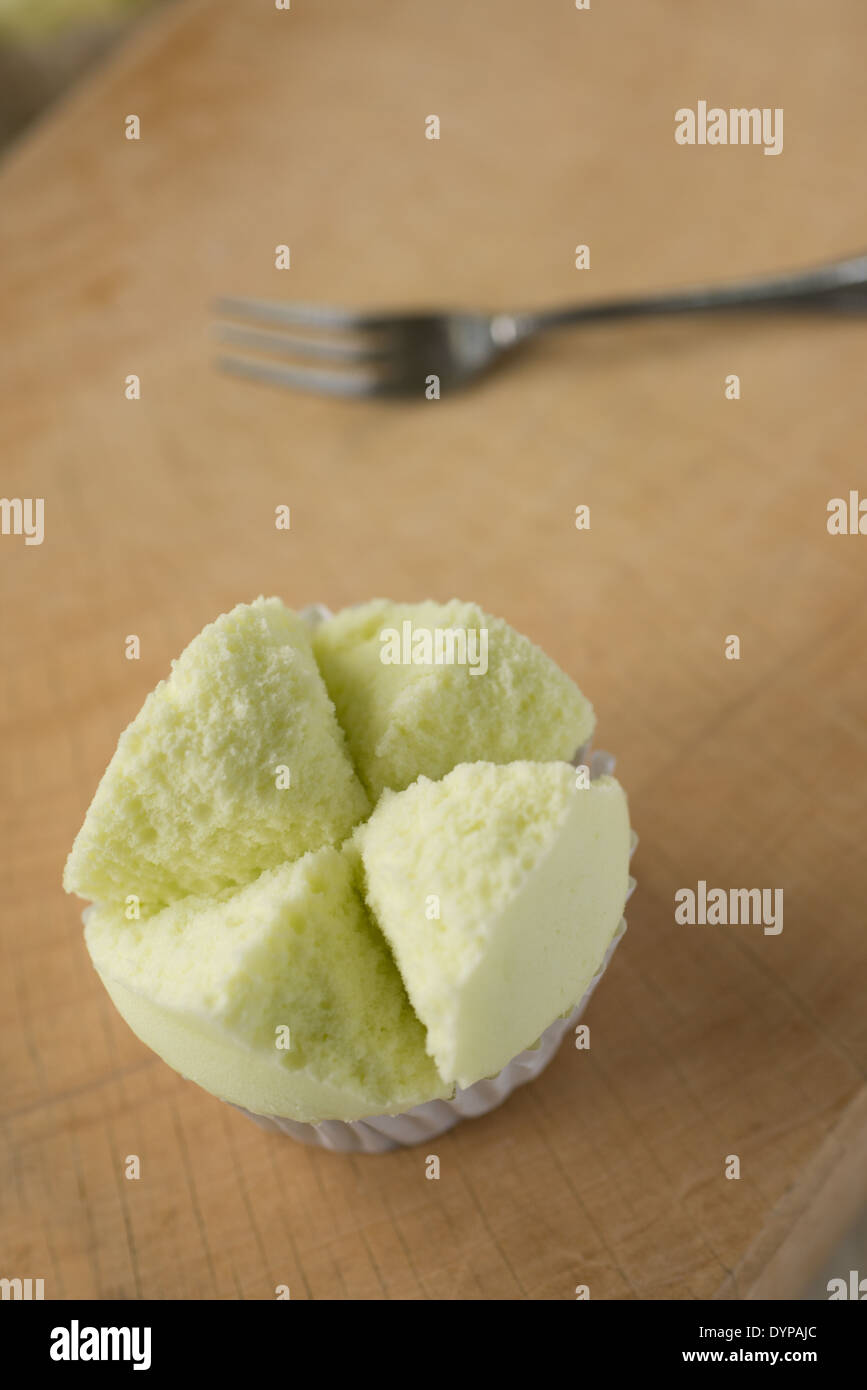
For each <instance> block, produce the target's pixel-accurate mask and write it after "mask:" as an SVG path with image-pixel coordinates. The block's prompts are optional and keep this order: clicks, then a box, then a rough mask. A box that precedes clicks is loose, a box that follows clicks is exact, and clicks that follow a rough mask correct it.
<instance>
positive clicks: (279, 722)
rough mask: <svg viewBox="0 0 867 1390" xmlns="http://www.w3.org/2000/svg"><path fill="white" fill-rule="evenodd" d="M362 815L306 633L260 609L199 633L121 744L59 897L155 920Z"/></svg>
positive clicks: (292, 855)
mask: <svg viewBox="0 0 867 1390" xmlns="http://www.w3.org/2000/svg"><path fill="white" fill-rule="evenodd" d="M368 810H369V803H368V799H367V796H366V794H365V792H364V790H363V788H362V786H361V784H360V782H359V780H358V778H357V776H356V774H355V771H354V769H353V766H352V763H351V761H350V759H349V757H348V755H347V752H346V747H345V741H344V737H343V733H342V731H341V729H340V727H339V725H338V723H337V720H336V718H335V714H334V707H333V705H332V703H331V701H330V699H329V697H328V692H327V691H326V689H325V685H324V684H323V681H322V677H321V676H320V674H319V670H318V668H317V666H316V662H315V660H314V658H313V652H312V649H311V645H310V635H309V629H308V628H307V626H306V624H305V623H304V622H303V621H302V620H301V619H300V618H299V617H298V616H297V615H296V614H295V613H293V612H292V611H291V610H290V609H288V608H286V607H285V605H284V604H283V603H281V602H280V600H279V599H276V598H270V599H264V598H260V599H257V600H256V602H255V603H251V604H239V605H238V606H237V607H236V608H233V609H232V611H231V612H230V613H226V614H223V616H222V617H220V618H218V619H217V620H216V622H213V623H210V624H209V625H208V626H207V627H206V628H205V629H204V630H203V631H202V632H200V633H199V635H198V636H197V637H196V638H194V640H193V641H192V642H191V643H190V645H189V646H188V647H187V648H186V650H185V651H184V652H183V653H182V654H181V656H180V657H179V658H178V660H177V661H175V662H173V664H172V672H171V675H170V676H169V677H168V679H166V680H164V681H161V682H160V684H159V685H158V686H157V687H156V689H155V690H154V691H152V692H151V694H150V695H148V697H147V699H146V700H145V703H144V705H143V706H142V709H141V710H140V712H139V714H138V715H137V716H136V718H135V719H134V720H133V722H132V723H131V724H130V725H129V727H128V728H127V729H126V730H125V731H124V733H123V734H121V737H120V741H119V743H118V746H117V750H116V752H115V754H114V756H113V758H112V759H111V762H110V763H109V765H108V768H107V769H106V772H105V774H104V776H103V778H102V780H101V782H100V784H99V787H98V788H97V791H96V794H95V796H94V798H93V801H92V803H91V806H90V809H89V810H88V812H87V816H86V818H85V821H84V824H83V826H82V828H81V830H80V831H79V833H78V836H77V837H76V840H75V843H74V844H73V847H72V851H71V853H70V855H69V859H68V861H67V864H66V870H65V873H64V887H65V888H66V890H67V891H68V892H72V893H78V894H79V895H80V896H81V897H84V898H91V899H94V900H96V901H100V902H105V903H125V902H126V901H127V899H128V898H129V897H131V896H132V897H135V898H136V899H138V901H139V903H140V905H141V911H142V912H145V913H149V912H153V911H156V910H158V909H159V908H160V907H163V906H166V905H168V904H169V903H171V902H174V901H175V900H176V899H178V898H181V897H184V896H185V895H186V894H189V893H196V894H204V895H213V894H215V893H219V892H222V891H223V890H224V889H226V888H232V887H237V886H240V885H243V884H245V883H250V882H252V880H253V879H255V878H256V877H257V876H258V875H259V874H261V873H262V872H263V871H264V870H265V869H270V868H274V867H276V866H277V865H279V864H282V863H284V862H285V861H286V860H290V859H297V858H299V857H300V856H301V855H302V854H304V853H306V852H307V851H308V850H314V849H319V848H320V847H321V846H322V845H327V844H334V843H337V842H339V841H340V840H342V839H343V838H344V837H345V836H346V835H347V834H348V833H349V831H350V830H351V828H352V826H353V825H355V824H356V823H357V822H358V821H359V820H360V819H361V818H362V817H363V816H365V815H366V814H367V812H368Z"/></svg>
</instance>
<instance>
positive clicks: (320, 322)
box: [214, 256, 867, 398]
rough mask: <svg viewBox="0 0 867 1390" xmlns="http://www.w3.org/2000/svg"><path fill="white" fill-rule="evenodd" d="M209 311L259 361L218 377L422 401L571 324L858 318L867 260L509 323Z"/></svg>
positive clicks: (509, 318)
mask: <svg viewBox="0 0 867 1390" xmlns="http://www.w3.org/2000/svg"><path fill="white" fill-rule="evenodd" d="M214 307H215V311H216V312H217V314H219V315H220V319H221V322H219V323H218V325H217V333H218V336H219V337H220V338H221V340H222V341H223V342H224V343H228V344H231V345H232V346H234V347H235V348H242V349H250V350H252V351H253V352H259V353H261V354H263V355H262V356H260V357H251V356H246V355H245V356H238V355H224V356H222V357H220V358H219V359H218V366H220V367H221V368H222V369H223V370H226V371H230V372H233V373H236V374H240V375H241V376H245V377H250V378H252V379H253V380H255V381H264V382H270V383H271V384H273V385H276V386H290V387H298V388H301V389H304V390H308V391H318V392H321V393H324V394H326V395H334V396H407V397H408V396H418V397H421V398H424V396H425V393H426V392H427V393H429V394H434V393H436V394H439V391H440V389H445V390H451V389H454V388H455V387H461V386H466V385H467V384H468V383H469V382H472V381H474V380H476V379H477V378H478V377H480V376H481V375H482V373H484V372H485V371H487V370H488V369H489V368H490V367H492V366H493V365H494V364H495V363H496V362H498V361H499V360H501V359H502V358H504V357H506V356H507V355H508V354H510V353H512V352H514V351H515V350H516V349H517V348H518V347H520V346H522V345H523V344H526V343H527V342H528V341H529V340H530V339H532V338H536V337H538V336H539V335H540V334H541V333H547V332H549V331H550V330H553V329H559V328H566V327H568V326H570V325H572V324H579V323H594V322H599V321H601V320H604V319H628V318H647V317H649V316H651V315H662V314H695V313H699V314H701V313H708V312H711V311H716V310H755V309H763V310H781V309H798V310H825V311H834V312H838V313H839V312H853V311H859V310H861V311H863V310H865V309H867V256H856V257H854V258H852V259H850V260H844V261H837V262H834V263H832V264H829V265H825V266H820V267H819V268H818V269H815V270H806V271H799V272H795V273H791V274H786V275H778V276H771V277H765V278H761V279H755V280H746V281H741V282H740V283H734V284H728V285H719V286H709V287H699V288H694V289H685V290H673V291H670V292H668V293H661V294H651V295H642V296H638V297H634V298H623V299H611V300H601V301H597V302H595V303H594V302H593V301H590V302H589V303H586V304H573V305H569V306H567V307H565V308H559V309H558V308H554V309H541V310H536V311H532V310H531V311H524V310H521V311H518V312H515V313H502V314H486V313H473V312H470V311H466V310H460V309H458V310H455V311H453V312H435V311H430V310H428V311H420V312H407V313H367V312H365V311H364V310H356V309H338V308H333V307H330V306H328V305H324V304H322V305H316V304H283V303H277V302H274V301H267V300H256V299H236V298H223V299H219V300H217V302H216V304H215V306H214ZM434 381H435V383H436V384H435V386H434V385H433V383H434Z"/></svg>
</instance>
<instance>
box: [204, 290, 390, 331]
mask: <svg viewBox="0 0 867 1390" xmlns="http://www.w3.org/2000/svg"><path fill="white" fill-rule="evenodd" d="M214 311H215V312H216V313H217V314H220V315H222V316H224V317H226V318H242V319H252V320H254V321H255V322H257V323H276V324H286V325H288V326H289V327H293V328H341V329H354V330H355V331H356V332H359V333H367V332H376V331H377V330H382V329H388V328H392V327H394V324H395V322H396V321H397V320H399V319H400V318H401V317H403V316H402V315H400V314H366V313H362V312H360V311H359V310H356V309H338V308H335V307H334V306H333V305H330V304H282V303H275V302H273V301H271V300H265V299H233V298H225V297H224V298H221V299H217V300H216V301H215V302H214Z"/></svg>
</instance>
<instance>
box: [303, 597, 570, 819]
mask: <svg viewBox="0 0 867 1390" xmlns="http://www.w3.org/2000/svg"><path fill="white" fill-rule="evenodd" d="M438 633H439V634H442V636H440V637H439V638H438V636H437V634H438ZM425 634H429V637H426V636H425ZM482 634H484V636H482ZM438 643H439V647H438V646H437V644H438ZM313 648H314V652H315V654H316V659H317V661H318V662H319V666H320V669H321V671H322V674H323V676H324V677H325V684H326V685H327V687H328V693H329V694H330V696H331V698H332V700H333V701H334V705H335V707H336V710H337V717H338V719H339V720H340V723H341V725H342V726H343V729H344V731H345V733H346V737H347V741H348V744H349V751H350V753H351V754H352V757H353V760H354V762H355V765H356V767H357V768H358V771H359V774H360V776H361V779H362V781H363V782H364V785H365V787H366V788H367V790H368V792H369V793H370V796H371V798H372V799H373V800H374V801H376V799H377V798H378V797H379V795H380V793H381V792H382V791H383V789H384V788H386V787H388V788H390V789H391V790H393V791H402V790H403V789H404V788H405V787H408V786H409V784H410V783H411V782H414V781H415V779H416V777H418V776H419V775H424V776H426V777H430V778H433V779H437V778H440V777H443V776H444V775H445V774H446V773H447V772H450V771H451V770H452V768H453V767H455V766H456V765H457V764H458V763H471V762H478V761H485V762H491V763H508V762H514V761H515V760H517V759H526V758H528V759H532V760H534V761H538V762H548V761H552V760H554V759H565V760H566V761H568V760H569V759H571V758H572V757H573V755H574V754H575V752H576V751H577V749H578V748H579V747H580V746H581V745H582V744H583V743H584V742H586V740H587V739H588V738H589V737H590V735H591V733H592V732H593V726H594V722H595V721H594V715H593V708H592V706H591V704H590V702H589V701H588V700H586V699H585V698H584V696H583V695H582V694H581V691H580V690H579V689H578V687H577V686H576V685H575V684H574V682H573V681H571V680H570V679H569V677H568V676H567V675H566V674H565V673H564V672H563V671H561V670H560V668H559V667H558V666H557V665H556V663H555V662H553V661H552V660H551V658H550V657H548V656H546V655H545V653H544V652H543V651H542V650H541V649H540V648H539V647H537V646H535V645H534V643H532V642H531V641H529V639H528V638H526V637H522V636H521V634H520V633H518V632H516V631H515V630H514V629H513V628H511V627H510V626H509V624H508V623H506V622H504V621H503V620H502V619H501V618H494V617H491V616H490V615H489V614H487V613H485V612H483V611H482V609H480V608H479V607H478V606H477V605H476V604H473V603H462V602H460V601H459V600H458V599H453V600H452V601H451V602H449V603H442V604H440V603H434V602H431V601H427V602H424V603H415V604H412V603H391V602H390V601H388V600H386V599H376V600H374V601H373V602H371V603H366V604H363V605H361V606H360V607H357V608H346V609H344V610H343V611H342V612H341V613H338V614H337V615H336V616H335V617H333V618H331V619H330V620H328V621H326V622H324V623H323V624H322V625H321V626H320V627H318V628H317V630H316V632H315V634H314V638H313ZM462 656H463V657H464V658H465V659H464V660H463V661H461V659H460V658H461V657H462ZM383 657H385V660H383ZM438 657H439V658H440V659H438ZM407 658H409V659H408V660H407ZM425 658H429V659H428V660H426V659H425ZM450 658H451V659H450Z"/></svg>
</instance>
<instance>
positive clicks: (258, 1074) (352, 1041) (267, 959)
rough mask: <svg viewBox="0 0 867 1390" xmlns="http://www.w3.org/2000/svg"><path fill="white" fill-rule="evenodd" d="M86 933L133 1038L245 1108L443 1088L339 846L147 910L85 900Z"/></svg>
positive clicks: (394, 1101)
mask: <svg viewBox="0 0 867 1390" xmlns="http://www.w3.org/2000/svg"><path fill="white" fill-rule="evenodd" d="M85 936H86V940H87V945H88V949H89V951H90V954H91V957H92V959H93V963H94V965H95V966H96V968H97V970H98V972H99V974H100V976H101V978H102V980H103V983H104V984H105V986H106V988H107V990H108V992H109V994H110V995H111V997H112V999H113V1001H114V1003H115V1004H116V1006H117V1008H118V1009H119V1011H120V1013H121V1014H122V1015H123V1017H124V1018H125V1019H126V1021H127V1023H128V1024H129V1025H130V1027H131V1028H132V1029H133V1031H134V1032H135V1033H137V1034H138V1036H139V1037H140V1038H141V1040H142V1041H143V1042H145V1043H146V1044H147V1045H148V1046H149V1047H151V1048H152V1049H153V1050H154V1051H155V1052H157V1053H159V1055H160V1056H161V1057H162V1058H164V1060H165V1061H166V1062H168V1063H169V1065H170V1066H172V1067H174V1068H175V1069H176V1070H178V1071H180V1072H182V1073H183V1075H184V1076H187V1077H189V1078H190V1079H191V1080H193V1081H196V1082H198V1084H199V1085H200V1086H204V1087H205V1089H206V1090H209V1091H212V1092H213V1093H214V1094H216V1095H218V1096H220V1097H221V1098H222V1099H224V1100H229V1101H232V1102H234V1103H235V1104H237V1105H242V1106H244V1107H245V1109H248V1110H252V1111H255V1112H257V1113H259V1114H263V1115H283V1116H287V1117H289V1118H292V1119H296V1120H301V1121H308V1122H314V1123H315V1122H319V1121H321V1120H322V1119H326V1118H336V1119H342V1120H351V1119H358V1118H361V1117H363V1116H365V1115H371V1114H382V1113H385V1112H387V1111H389V1110H391V1111H396V1110H405V1109H408V1108H410V1107H411V1106H413V1105H416V1104H419V1103H421V1102H423V1101H427V1100H432V1099H435V1098H439V1097H444V1096H448V1095H449V1094H450V1093H451V1091H452V1090H453V1087H451V1086H449V1085H447V1084H446V1083H444V1082H443V1081H442V1080H441V1078H440V1077H439V1075H438V1073H437V1070H436V1068H435V1066H434V1063H433V1062H432V1060H431V1058H430V1057H429V1056H428V1055H427V1053H426V1051H425V1031H424V1029H423V1027H422V1025H421V1024H420V1023H419V1021H418V1019H417V1017H416V1015H415V1013H414V1012H413V1009H412V1007H411V1005H410V1003H409V1000H408V999H407V995H406V991H405V989H404V986H403V984H402V982H401V978H400V975H399V974H398V971H397V969H396V967H395V964H394V961H393V959H392V956H391V954H390V952H389V950H388V947H387V946H386V943H385V940H384V939H383V936H382V934H381V932H380V931H379V929H378V928H377V927H376V926H375V925H374V924H373V923H372V922H371V920H370V918H369V916H368V914H367V911H366V909H365V907H364V904H363V901H362V898H361V896H360V894H359V891H358V888H357V886H356V884H355V881H354V869H353V867H352V865H351V863H350V861H349V860H348V859H347V857H346V856H344V855H343V854H341V853H340V851H339V850H336V849H333V848H325V849H321V850H319V851H318V852H316V853H311V854H307V855H305V856H304V857H303V858H301V859H299V860H297V861H296V862H295V863H293V864H285V865H283V866H282V867H280V868H277V869H272V870H269V871H267V872H266V873H264V874H263V875H262V876H261V877H260V878H259V879H257V880H256V881H255V882H254V883H252V884H249V885H248V886H247V887H246V888H242V889H240V890H237V891H235V892H234V893H232V894H231V895H227V896H225V897H224V898H223V899H207V898H199V897H188V898H185V899H184V900H182V901H181V902H178V903H175V904H174V905H173V906H171V907H167V908H165V909H164V910H163V911H162V912H159V913H158V914H156V915H155V916H153V917H151V918H148V919H141V920H139V921H127V920H126V919H125V917H124V915H123V912H122V911H120V910H118V909H116V908H112V909H109V908H105V907H95V908H92V909H91V910H90V912H89V913H88V920H87V926H86V931H85ZM278 1044H279V1045H278Z"/></svg>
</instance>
